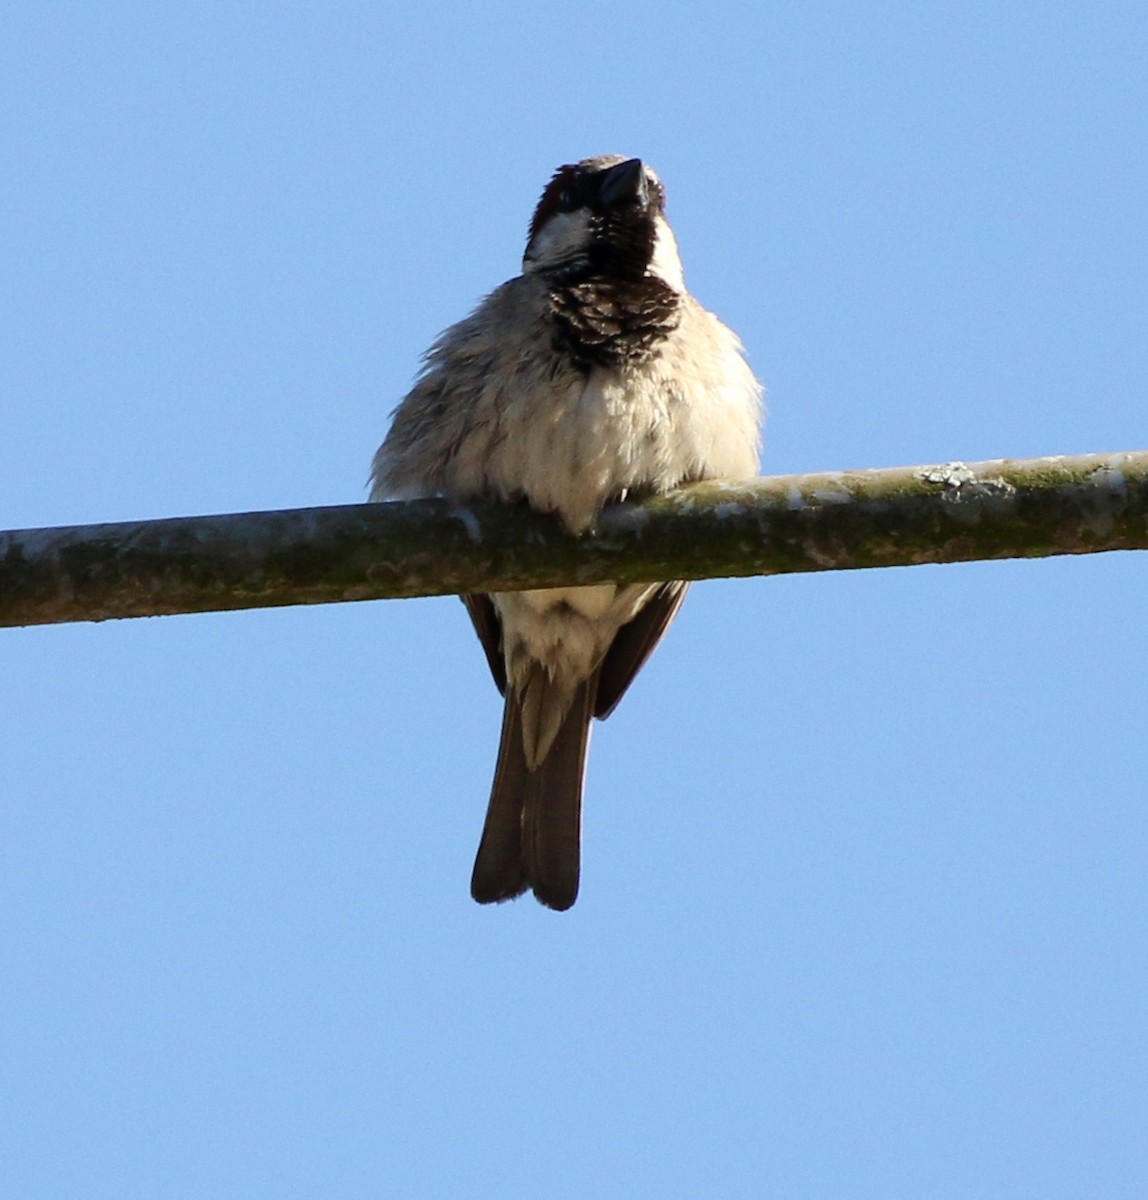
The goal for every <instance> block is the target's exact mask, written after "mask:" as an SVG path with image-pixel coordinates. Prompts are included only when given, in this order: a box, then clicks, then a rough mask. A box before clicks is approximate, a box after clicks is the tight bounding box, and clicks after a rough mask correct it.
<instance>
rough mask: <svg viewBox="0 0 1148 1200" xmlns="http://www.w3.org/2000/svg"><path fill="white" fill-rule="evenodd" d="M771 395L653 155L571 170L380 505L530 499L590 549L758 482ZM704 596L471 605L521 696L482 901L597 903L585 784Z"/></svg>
mask: <svg viewBox="0 0 1148 1200" xmlns="http://www.w3.org/2000/svg"><path fill="white" fill-rule="evenodd" d="M760 409H761V388H760V385H759V384H758V382H757V380H756V379H755V378H754V376H753V373H752V372H751V371H750V369H749V367H748V366H747V365H746V362H745V359H744V358H743V357H742V350H741V345H740V343H739V342H738V340H737V338H736V337H735V335H734V334H733V333H732V332H731V331H730V330H729V329H728V328H727V327H726V326H725V325H723V324H722V323H721V322H720V321H719V320H718V319H717V317H715V316H714V315H713V314H712V313H710V312H707V311H706V310H705V309H704V308H702V307H701V305H700V304H698V302H697V301H696V300H695V299H694V298H693V297H692V296H691V295H690V294H689V292H687V291H686V285H685V281H684V279H683V276H682V265H681V260H680V259H679V257H678V250H677V245H676V243H675V240H674V235H673V232H672V231H671V229H670V226H669V225H668V223H667V222H666V216H665V192H664V190H663V188H662V184H661V182H660V180H659V179H658V177H657V175H656V174H655V173H654V172H653V171H652V170H651V169H650V168H649V167H648V166H646V165H645V164H644V163H643V162H642V161H641V160H640V159H637V158H623V157H620V156H618V155H605V156H601V157H597V158H587V159H583V160H582V161H581V162H578V163H572V164H569V165H567V166H563V167H559V169H558V171H557V172H556V173H555V175H554V177H553V178H552V179H551V180H550V182H549V183H548V184H547V186H546V190H545V191H544V192H543V193H542V199H541V200H540V201H539V203H538V207H537V209H536V210H535V213H534V218H533V220H532V221H531V223H530V233H529V237H528V240H527V245H526V253H525V256H524V258H523V260H522V273H521V274H520V275H518V276H516V277H515V278H513V279H511V280H509V281H508V282H506V283H504V284H503V285H502V286H501V287H499V288H496V289H495V290H494V291H493V292H491V294H490V295H489V296H487V298H486V299H485V300H483V301H482V303H481V304H479V306H478V307H477V308H476V309H475V310H474V312H472V313H471V314H470V316H468V317H467V318H466V319H465V320H463V321H460V322H459V323H458V324H457V325H453V326H451V327H450V328H449V329H448V330H447V331H446V332H445V333H444V334H442V336H441V337H440V338H439V339H438V341H437V342H436V343H435V344H434V345H433V346H432V347H431V349H430V350H429V351H428V353H427V355H426V359H425V364H424V368H423V370H422V373H421V375H420V376H419V378H418V380H417V382H416V383H415V386H414V387H413V388H412V390H411V391H410V393H409V394H408V395H407V396H406V398H405V399H404V400H403V401H402V403H401V404H400V405H399V407H398V408H397V409H396V410H395V414H394V421H393V424H392V426H391V429H390V432H389V433H388V434H387V438H386V440H385V441H384V442H383V445H382V446H381V447H380V448H379V451H378V453H377V454H376V455H375V459H374V466H373V471H372V489H371V498H372V499H373V500H383V499H387V498H403V499H414V498H417V497H426V496H445V497H448V498H449V499H451V500H456V501H460V502H466V501H469V500H477V499H484V500H494V501H503V502H507V503H514V502H525V503H526V504H528V505H529V506H530V507H531V508H533V509H536V510H539V511H543V512H548V513H553V514H554V515H555V517H556V518H557V519H558V520H559V521H561V522H562V524H563V525H565V526H566V528H567V529H569V530H570V531H571V532H573V533H575V534H581V533H585V532H587V531H591V530H593V528H594V523H595V520H596V518H597V516H598V514H599V513H600V512H601V511H602V509H603V507H604V506H606V505H608V504H611V503H615V502H617V501H620V500H623V499H625V498H627V497H629V498H634V497H641V496H645V495H650V494H654V493H660V492H666V491H669V490H671V489H673V488H675V487H677V486H679V485H680V484H684V483H689V482H691V481H694V480H699V479H714V478H745V477H748V476H752V475H755V474H756V473H757V464H758V448H759V433H758V427H759V422H760ZM686 586H687V585H686V584H685V583H682V582H669V583H659V584H629V585H615V584H599V585H595V586H592V587H572V588H547V589H544V590H538V591H525V592H503V593H498V594H495V595H469V596H464V597H462V599H463V601H464V603H465V604H466V607H467V609H468V610H469V612H470V617H471V620H472V621H473V623H474V627H475V629H476V630H477V632H478V636H479V638H480V640H481V642H482V645H483V648H484V649H485V651H486V657H487V660H488V661H489V663H490V669H491V672H492V674H493V675H494V681H495V683H496V684H497V685H498V687H499V690H500V691H502V693H503V694H504V696H505V698H506V707H505V712H504V716H503V722H502V743H501V747H500V749H499V753H498V763H497V767H496V769H495V776H494V786H493V789H492V793H491V797H490V805H489V808H488V810H487V814H486V825H485V828H484V830H483V835H482V842H481V844H480V846H479V849H478V857H477V859H476V861H475V864H474V873H473V876H472V878H471V894H472V895H473V896H474V898H475V899H476V900H477V901H479V902H480V903H484V904H485V903H489V902H492V901H499V900H508V899H510V898H512V897H514V896H518V895H520V894H521V893H522V892H525V891H526V890H527V889H532V890H533V892H534V894H535V896H536V897H537V898H538V899H539V900H540V901H541V902H542V903H543V904H545V905H548V906H549V907H550V908H555V909H566V908H569V907H570V906H571V905H572V904H573V903H574V901H575V899H576V897H577V895H578V880H579V870H580V854H581V851H580V840H581V809H582V779H583V773H584V770H585V763H586V750H587V745H588V742H589V731H590V720H591V718H592V717H606V716H608V715H609V714H610V712H611V711H612V710H613V709H614V706H615V705H616V704H617V703H618V701H619V700H620V699H621V698H622V695H623V693H624V692H625V691H626V689H627V687H628V686H629V685H630V681H631V680H632V679H633V678H634V676H635V674H636V673H637V672H638V670H639V669H640V667H641V666H642V664H643V663H644V662H645V661H646V659H647V658H648V657H649V655H650V652H651V651H652V650H653V648H654V646H655V645H656V644H657V642H658V640H659V639H660V638H661V636H662V634H663V633H664V632H665V631H666V628H667V626H668V625H669V624H670V622H671V621H672V620H673V618H674V615H675V614H676V613H677V610H678V608H679V606H680V605H681V602H682V598H683V597H684V595H685V591H686Z"/></svg>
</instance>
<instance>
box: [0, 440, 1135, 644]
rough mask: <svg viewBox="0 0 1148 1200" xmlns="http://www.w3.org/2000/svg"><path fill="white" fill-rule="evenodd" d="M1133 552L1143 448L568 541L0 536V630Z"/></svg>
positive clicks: (674, 504) (714, 492)
mask: <svg viewBox="0 0 1148 1200" xmlns="http://www.w3.org/2000/svg"><path fill="white" fill-rule="evenodd" d="M1144 549H1148V451H1141V452H1138V453H1129V454H1095V455H1083V456H1079V457H1074V458H1036V459H1027V460H1010V459H1002V460H1000V461H996V462H987V463H975V464H969V465H966V464H964V463H947V464H945V465H942V466H933V467H898V468H893V469H889V470H880V471H835V472H829V473H825V474H819V475H788V476H775V477H772V478H764V479H754V480H749V481H746V482H742V483H700V484H695V485H692V486H690V487H687V488H683V489H682V490H680V491H678V492H674V493H672V494H671V495H668V496H659V497H657V498H654V499H650V500H647V501H645V502H644V503H641V504H635V505H619V506H618V507H616V508H612V509H610V510H608V511H607V512H606V513H604V514H603V516H602V519H601V521H600V522H599V527H598V530H597V533H596V534H595V535H594V536H588V537H584V538H575V537H572V536H570V535H568V534H566V533H564V532H563V531H562V530H561V529H560V528H559V526H558V524H557V522H556V521H555V520H554V519H553V518H552V517H549V516H546V515H540V514H537V513H532V512H530V511H528V510H527V509H525V508H524V507H522V506H502V507H496V506H490V505H478V504H474V505H469V506H465V507H464V506H461V505H457V504H451V503H448V502H447V501H445V500H419V501H412V502H409V503H393V504H354V505H347V506H343V507H338V508H303V509H292V510H286V511H283V512H257V513H236V514H231V515H227V516H208V517H180V518H175V519H170V520H161V521H134V522H124V523H121V524H116V525H83V526H77V527H74V528H61V529H33V530H23V531H17V532H13V533H0V625H42V624H50V623H53V622H59V621H102V620H107V619H108V618H113V617H146V616H158V615H161V614H169V613H188V612H208V611H218V610H225V609H239V608H269V607H273V606H278V605H286V604H329V603H333V602H335V601H341V600H381V599H388V598H397V597H407V596H433V595H444V594H450V593H457V592H470V591H509V590H514V589H519V588H532V587H555V586H562V585H570V584H585V583H598V582H602V581H604V580H616V581H621V582H634V581H639V580H643V581H644V580H660V579H705V578H710V577H714V576H737V575H778V574H784V573H787V572H791V571H832V570H849V569H852V568H857V567H891V566H910V565H913V564H917V563H944V562H965V561H969V560H973V559H998V558H1039V557H1043V556H1045V555H1050V554H1091V553H1095V552H1097V551H1101V550H1144Z"/></svg>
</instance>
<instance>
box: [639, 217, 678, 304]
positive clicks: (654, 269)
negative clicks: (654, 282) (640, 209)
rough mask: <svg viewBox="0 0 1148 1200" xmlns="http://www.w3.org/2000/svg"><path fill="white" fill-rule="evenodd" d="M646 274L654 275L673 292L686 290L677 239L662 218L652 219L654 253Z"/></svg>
mask: <svg viewBox="0 0 1148 1200" xmlns="http://www.w3.org/2000/svg"><path fill="white" fill-rule="evenodd" d="M647 273H648V274H650V275H655V276H657V278H658V279H660V280H661V281H662V282H663V283H665V284H669V286H670V287H672V288H673V289H674V291H675V292H684V291H685V290H686V279H685V275H684V274H683V273H682V260H681V257H680V255H679V254H678V243H677V239H676V238H675V237H674V231H673V230H672V229H671V228H670V226H669V223H668V222H667V221H666V218H665V217H662V216H658V217H656V218H655V219H654V253H653V256H652V257H651V259H650V265H649V267H648V268H647Z"/></svg>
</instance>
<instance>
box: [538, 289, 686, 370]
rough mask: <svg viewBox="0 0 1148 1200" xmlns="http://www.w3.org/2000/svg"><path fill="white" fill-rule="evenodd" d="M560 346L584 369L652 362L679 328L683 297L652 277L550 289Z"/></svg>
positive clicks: (557, 342)
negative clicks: (654, 356)
mask: <svg viewBox="0 0 1148 1200" xmlns="http://www.w3.org/2000/svg"><path fill="white" fill-rule="evenodd" d="M550 320H551V325H552V328H553V335H554V336H553V340H554V347H555V349H556V350H559V351H561V352H563V353H566V354H568V355H569V356H570V357H571V358H572V359H573V360H574V362H575V363H576V364H577V365H578V366H580V367H582V368H584V369H589V368H590V367H592V366H595V365H600V366H617V365H619V364H621V363H626V362H639V361H641V360H642V359H644V358H649V357H650V355H651V354H653V353H654V352H655V350H656V349H657V346H658V343H659V342H660V341H661V340H662V339H663V338H664V337H666V335H667V334H669V333H671V332H672V331H673V330H675V329H676V328H677V327H678V322H679V321H680V320H681V297H680V296H679V295H678V293H677V292H675V291H674V289H673V288H672V287H670V286H669V285H668V284H665V283H663V282H662V281H661V280H660V279H656V278H655V277H653V276H651V275H646V276H644V277H642V278H640V279H600V278H599V279H587V280H583V281H582V282H580V283H569V284H565V285H562V284H559V285H556V286H554V287H552V288H551V290H550Z"/></svg>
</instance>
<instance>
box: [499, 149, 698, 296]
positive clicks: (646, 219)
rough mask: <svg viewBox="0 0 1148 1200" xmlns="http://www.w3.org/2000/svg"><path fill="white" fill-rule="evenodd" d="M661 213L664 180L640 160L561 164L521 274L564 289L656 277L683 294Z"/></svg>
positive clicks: (604, 158)
mask: <svg viewBox="0 0 1148 1200" xmlns="http://www.w3.org/2000/svg"><path fill="white" fill-rule="evenodd" d="M665 211H666V193H665V189H664V188H663V187H662V183H661V180H660V179H659V178H658V177H657V175H656V174H655V173H654V171H653V170H652V169H651V168H650V167H648V166H646V164H645V163H643V162H642V160H641V159H640V158H624V157H623V156H622V155H619V154H606V155H600V156H599V157H597V158H584V159H583V160H582V161H581V162H577V163H570V164H567V165H566V166H563V167H559V168H558V170H557V171H556V172H555V173H554V177H553V178H552V179H551V180H550V182H549V183H548V184H547V185H546V190H545V191H544V192H543V193H542V199H541V200H539V202H538V207H537V208H536V209H535V211H534V219H533V220H532V221H531V223H530V235H529V237H528V239H527V243H526V254H525V255H524V257H523V260H522V270H523V273H524V274H538V275H542V276H545V277H546V278H548V279H551V280H553V281H554V282H556V283H563V284H570V283H580V282H582V281H584V280H588V279H616V280H628V281H629V280H638V279H641V278H643V277H644V276H654V277H655V278H657V279H660V280H661V281H662V282H663V283H665V284H668V285H669V286H670V287H671V288H673V289H674V291H677V292H684V291H685V282H684V280H683V278H682V264H681V259H680V258H679V257H678V247H677V243H676V241H675V240H674V234H673V231H672V230H671V229H670V226H669V223H668V222H667V221H666V215H665Z"/></svg>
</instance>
